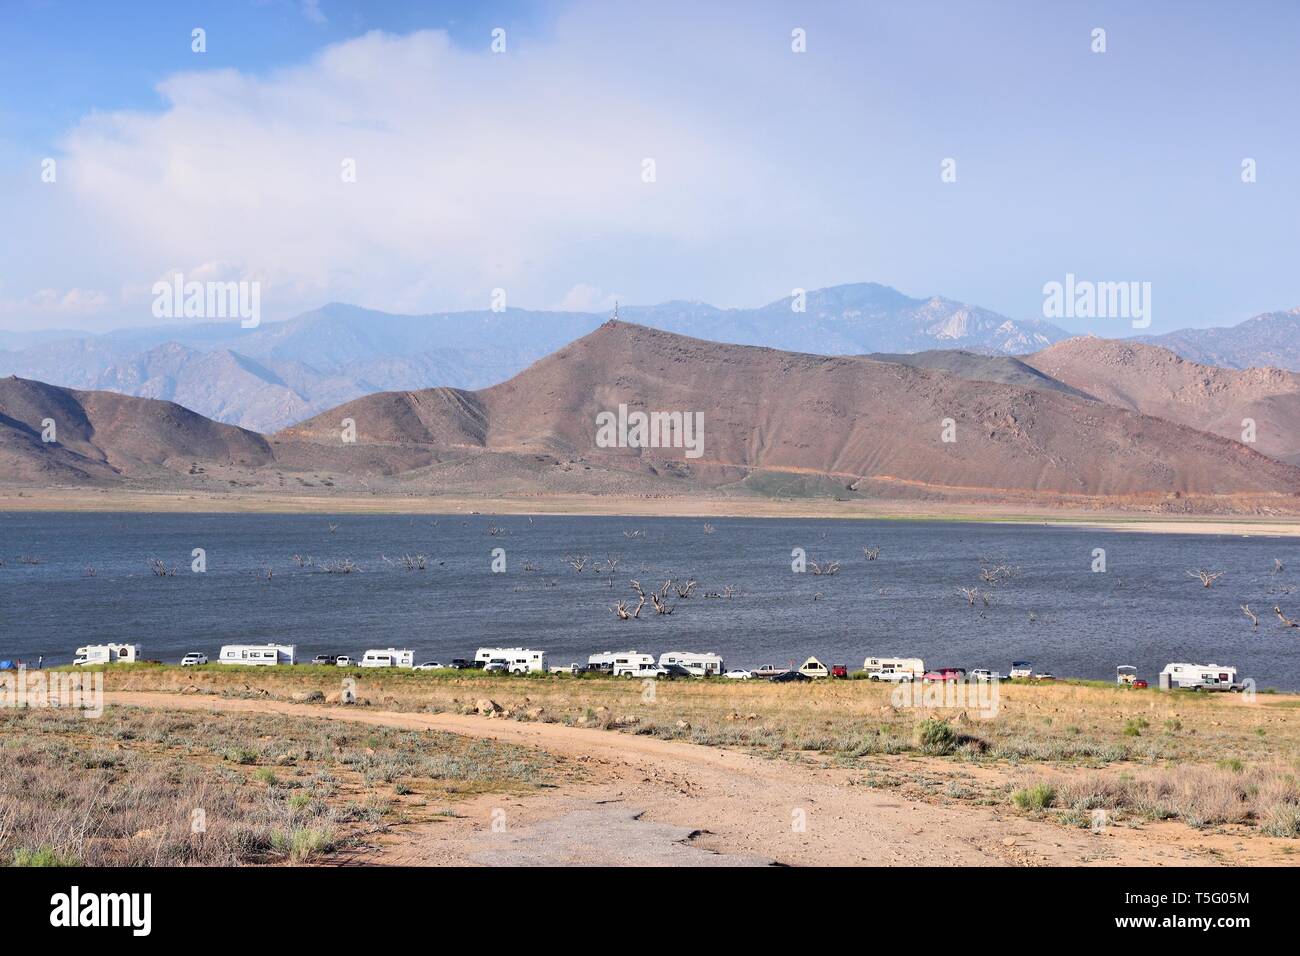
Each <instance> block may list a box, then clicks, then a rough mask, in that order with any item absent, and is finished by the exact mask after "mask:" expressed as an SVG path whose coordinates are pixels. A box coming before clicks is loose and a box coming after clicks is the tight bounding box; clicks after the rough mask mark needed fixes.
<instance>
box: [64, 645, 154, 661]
mask: <svg viewBox="0 0 1300 956" xmlns="http://www.w3.org/2000/svg"><path fill="white" fill-rule="evenodd" d="M138 660H140V645H139V644H87V645H86V646H85V647H78V648H77V656H76V657H75V658H73V660H72V663H73V664H75V665H77V666H83V665H86V664H134V663H135V662H136V661H138Z"/></svg>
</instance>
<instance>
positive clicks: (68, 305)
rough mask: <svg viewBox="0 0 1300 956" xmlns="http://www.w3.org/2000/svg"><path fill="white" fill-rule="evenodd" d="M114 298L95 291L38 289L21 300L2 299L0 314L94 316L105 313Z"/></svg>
mask: <svg viewBox="0 0 1300 956" xmlns="http://www.w3.org/2000/svg"><path fill="white" fill-rule="evenodd" d="M112 301H113V297H112V296H110V295H109V294H108V293H106V292H99V291H96V290H94V289H38V290H36V291H35V292H33V293H32V294H31V295H28V296H25V297H23V298H21V299H12V300H3V299H0V313H9V314H15V315H27V314H33V313H34V314H37V315H43V316H69V317H76V316H92V315H96V314H98V313H101V312H103V311H105V310H106V309H107V308H108V307H109V305H110V304H111V303H112Z"/></svg>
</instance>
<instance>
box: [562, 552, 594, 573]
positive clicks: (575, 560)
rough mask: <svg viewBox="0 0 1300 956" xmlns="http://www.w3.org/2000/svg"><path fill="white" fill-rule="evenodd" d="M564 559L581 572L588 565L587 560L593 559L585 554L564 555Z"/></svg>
mask: <svg viewBox="0 0 1300 956" xmlns="http://www.w3.org/2000/svg"><path fill="white" fill-rule="evenodd" d="M564 560H565V561H568V562H569V564H570V565H571V566H572V567H573V570H575V571H577V572H578V573H579V574H581V573H582V569H583V568H585V567H586V566H587V562H588V561H590V560H591V559H590V558H589V557H587V555H585V554H568V555H565V556H564Z"/></svg>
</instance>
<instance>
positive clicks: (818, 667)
mask: <svg viewBox="0 0 1300 956" xmlns="http://www.w3.org/2000/svg"><path fill="white" fill-rule="evenodd" d="M799 673H800V674H803V675H804V676H805V677H826V676H827V675H829V674H830V671H829V670H828V669H827V667H826V665H825V664H823V663H822V662H821V661H819V660H818V659H817V658H815V657H810V658H808V659H807V660H806V661H804V662H803V663H802V664H800V665H799Z"/></svg>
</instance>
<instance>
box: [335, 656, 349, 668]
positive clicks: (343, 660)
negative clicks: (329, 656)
mask: <svg viewBox="0 0 1300 956" xmlns="http://www.w3.org/2000/svg"><path fill="white" fill-rule="evenodd" d="M334 663H335V664H336V665H337V666H338V667H351V666H352V658H350V657H348V656H347V655H346V654H340V655H339V656H338V658H337V659H336V660H335V661H334Z"/></svg>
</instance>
